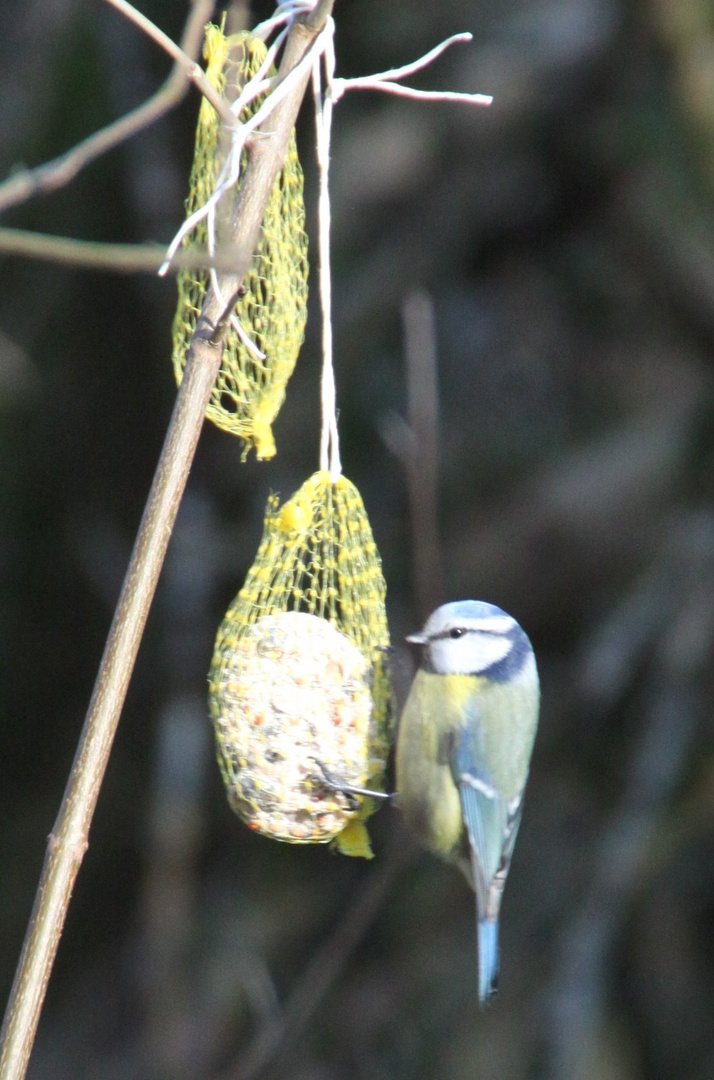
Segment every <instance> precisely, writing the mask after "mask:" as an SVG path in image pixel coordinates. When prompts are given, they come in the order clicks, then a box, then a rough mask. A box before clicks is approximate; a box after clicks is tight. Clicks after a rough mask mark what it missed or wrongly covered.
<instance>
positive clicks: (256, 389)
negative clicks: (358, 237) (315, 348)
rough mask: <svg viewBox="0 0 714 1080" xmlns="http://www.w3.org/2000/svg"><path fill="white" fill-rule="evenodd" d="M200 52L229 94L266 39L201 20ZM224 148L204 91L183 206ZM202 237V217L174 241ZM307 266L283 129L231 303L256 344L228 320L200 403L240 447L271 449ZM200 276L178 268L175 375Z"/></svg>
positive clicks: (196, 307)
mask: <svg viewBox="0 0 714 1080" xmlns="http://www.w3.org/2000/svg"><path fill="white" fill-rule="evenodd" d="M204 54H205V57H206V59H207V61H208V64H207V68H206V74H207V76H208V79H209V80H210V82H211V83H212V84H213V85H214V86H215V87H216V89H217V90H218V91H219V92H220V93H221V94H222V95H223V96H224V97H226V98H227V100H229V101H230V100H231V98H233V99H235V98H236V97H237V95H238V94H239V92H240V90H241V89H242V87H243V86H244V85H245V84H246V83H247V82H248V81H249V80H250V78H251V77H252V76H253V75H255V74H256V72H257V71H258V69H259V68H260V65H261V64H262V63H263V61H264V60H265V57H266V47H265V43H264V42H263V41H262V40H261V39H260V38H256V37H251V36H250V35H249V34H247V33H242V34H233V35H231V36H229V37H226V36H225V35H224V34H223V32H222V30H221V29H220V28H219V27H217V26H212V25H209V26H208V27H207V28H206V44H205V48H204ZM262 100H263V99H262V98H256V99H254V100H253V101H252V102H250V103H249V104H247V105H246V107H245V108H244V109H243V111H242V112H241V120H243V121H245V120H246V119H247V118H248V117H249V116H252V115H253V114H254V112H255V111H256V109H257V108H258V106H259V104H260V103H261V101H262ZM229 148H230V134H229V133H228V132H227V131H226V130H225V128H223V127H222V125H221V124H220V123H219V120H218V117H217V115H216V112H215V110H214V109H213V106H212V105H210V104H209V103H208V102H207V101H206V100H204V101H203V102H202V104H201V109H200V112H199V117H198V127H197V129H196V145H195V152H194V160H193V166H192V169H191V177H190V181H189V195H188V198H187V200H186V212H187V215H189V216H190V215H191V214H192V213H194V211H196V210H198V209H199V208H201V207H203V206H205V205H206V203H207V202H208V200H209V199H210V197H211V195H212V193H213V191H214V188H215V187H216V182H217V179H218V176H219V173H220V170H221V168H222V166H223V163H224V161H225V159H226V155H227V153H228V150H229ZM243 158H244V159H245V154H244V155H243ZM244 163H245V160H244V161H243V164H244ZM241 171H242V166H241ZM239 187H240V181H239V182H238V187H237V188H235V189H234V190H233V192H231V193H228V194H227V195H224V196H223V197H222V199H221V200H220V202H219V203H218V209H217V220H216V232H217V239H218V246H219V247H220V241H221V233H222V232H223V233H224V234H225V232H226V226H227V225H228V224H229V222H230V217H231V209H232V198H233V197H234V196H235V194H236V192H237V190H238V189H239ZM207 242H208V229H207V225H206V220H205V219H203V220H201V221H199V222H198V223H197V225H196V226H195V228H194V229H192V230H191V232H189V233H188V234H187V236H186V237H185V238H184V246H186V245H189V246H191V247H197V248H199V249H201V250H205V248H206V246H207ZM307 272H308V266H307V236H306V233H305V207H304V203H303V175H302V168H301V166H300V162H299V160H298V156H297V148H296V145H295V135H294V133H293V135H292V137H291V140H290V145H289V148H288V154H287V158H286V161H285V165H284V166H283V168H282V170H281V171H280V173H279V174H278V177H277V179H276V181H275V185H274V187H273V190H272V193H271V195H270V199H269V202H268V206H267V209H266V212H265V217H264V219H263V226H262V230H261V237H260V241H259V244H258V248H257V250H256V252H255V255H254V256H253V261H252V263H251V266H250V269H249V271H248V274H247V275H246V277H245V279H244V282H243V289H244V291H243V293H242V295H241V296H240V297H239V298H238V300H237V302H236V304H235V308H234V316H235V318H236V319H237V320H238V321H239V323H240V326H241V327H242V329H243V332H244V335H247V337H248V338H249V339H250V341H251V342H252V343H253V344H254V345H255V346H256V348H257V350H258V352H256V351H255V350H253V349H251V348H250V347H249V346H248V345H247V344H246V342H245V340H244V337H241V333H240V332H239V331H238V329H237V328H236V327H235V326H232V327H231V329H230V330H229V333H228V338H227V341H226V346H225V350H224V353H223V360H222V362H221V368H220V372H219V375H218V379H217V381H216V385H215V387H214V389H213V393H212V395H211V400H210V403H209V406H208V409H207V411H206V415H207V416H208V417H209V419H211V420H212V421H213V422H214V423H215V424H217V425H218V427H220V428H223V429H224V430H225V431H229V432H231V433H232V434H234V435H238V436H240V438H241V439H243V440H244V441H245V453H246V454H247V452H248V451H249V450H250V448H251V447H254V448H255V451H256V454H257V456H258V457H259V458H269V457H272V456H273V455H274V454H275V442H274V439H273V433H272V423H273V420H274V419H275V417H276V415H277V413H278V410H279V409H280V406H281V405H282V403H283V400H284V398H285V388H286V385H287V382H288V379H289V378H290V375H291V374H292V371H293V369H294V367H295V362H296V360H297V357H298V353H299V351H300V346H301V345H302V340H303V335H304V331H305V320H306V316H307ZM208 280H209V274H208V272H207V271H181V272H180V273H179V275H178V291H179V300H178V306H177V309H176V315H175V317H174V324H173V366H174V372H175V375H176V379H177V382H179V383H180V382H181V378H182V376H183V369H184V366H185V363H186V355H187V352H188V347H189V345H190V343H191V338H192V336H193V333H194V330H195V329H196V322H197V320H198V315H199V313H200V310H201V305H202V303H203V299H204V296H205V294H206V288H207V285H208ZM258 353H262V354H263V356H262V357H261V356H260V355H258Z"/></svg>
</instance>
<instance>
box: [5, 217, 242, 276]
mask: <svg viewBox="0 0 714 1080" xmlns="http://www.w3.org/2000/svg"><path fill="white" fill-rule="evenodd" d="M0 251H1V252H3V253H4V254H6V255H20V256H22V258H25V259H26V258H34V259H44V260H45V261H47V262H55V263H62V264H65V265H68V266H77V267H83V268H84V269H87V270H92V269H93V270H114V271H116V272H117V273H119V274H133V273H142V272H143V273H147V274H156V273H157V271H158V269H159V267H160V266H161V264H162V263H163V262H164V260H165V258H166V244H151V243H147V244H103V243H101V242H99V241H96V240H75V239H73V238H72V237H69V236H48V235H47V234H45V233H34V232H29V231H27V230H25V229H4V228H0ZM237 256H238V251H237V249H236V248H235V247H233V246H232V245H231V244H228V243H225V244H222V245H221V246H220V247H219V248H218V249H217V250H216V252H215V254H213V255H211V254H210V253H209V252H208V251H207V250H204V251H201V250H199V249H198V248H190V247H186V248H181V249H180V250H179V251H177V252H176V253H175V255H174V256H173V258H172V259H171V267H170V272H171V273H178V271H179V270H209V269H210V268H211V267H213V268H214V269H215V270H232V269H233V267H234V266H235V264H236V258H237Z"/></svg>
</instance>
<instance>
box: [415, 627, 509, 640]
mask: <svg viewBox="0 0 714 1080" xmlns="http://www.w3.org/2000/svg"><path fill="white" fill-rule="evenodd" d="M509 633H510V631H506V633H504V632H503V630H492V629H491V628H490V627H485V626H452V627H450V628H449V629H448V630H442V631H441V633H440V634H432V636H431V637H430V638H429V641H458V639H459V638H462V637H464V635H465V634H485V635H489V636H491V637H508V634H509Z"/></svg>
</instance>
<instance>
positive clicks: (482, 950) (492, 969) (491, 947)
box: [478, 919, 498, 1005]
mask: <svg viewBox="0 0 714 1080" xmlns="http://www.w3.org/2000/svg"><path fill="white" fill-rule="evenodd" d="M497 984H498V922H497V921H496V922H492V921H491V920H490V919H479V920H478V997H479V1001H480V1002H481V1004H482V1005H483V1004H485V1003H486V1002H487V1001H488V999H489V998H490V997H491V995H492V994H494V993H495V991H496V986H497Z"/></svg>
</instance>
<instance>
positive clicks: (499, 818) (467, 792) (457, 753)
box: [452, 729, 521, 1002]
mask: <svg viewBox="0 0 714 1080" xmlns="http://www.w3.org/2000/svg"><path fill="white" fill-rule="evenodd" d="M453 750H454V753H453V756H452V769H453V772H454V779H455V780H456V783H457V785H458V788H459V794H460V797H461V809H462V813H463V817H464V826H465V829H466V834H467V836H468V842H469V854H470V860H471V871H472V875H473V884H474V889H475V892H476V914H477V922H478V959H479V999H480V1000H481V1001H482V1002H484V1001H486V1000H488V998H489V997H490V996H491V994H492V993H493V992H494V990H495V989H496V982H497V979H498V964H499V962H498V915H499V911H500V907H501V898H502V895H503V888H504V885H505V883H506V876H507V874H508V868H509V865H510V861H511V854H512V852H513V845H514V844H515V841H516V834H517V832H518V825H519V823H520V813H521V800H520V798H518V799H517V800H513V801H512V802H509V801H507V800H505V799H503V798H501V797H500V796H499V794H498V791H497V790H496V789H495V787H494V785H493V783H492V781H491V778H490V776H489V775H488V772H487V770H486V769H485V767H484V766H483V765H482V764H480V763H479V762H478V760H477V755H476V754H475V752H474V733H473V731H472V730H468V729H467V730H466V731H464V732H462V733H461V734H460V736H459V738H458V740H457V741H455V745H454V747H453Z"/></svg>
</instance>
